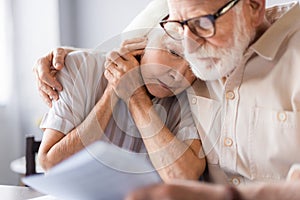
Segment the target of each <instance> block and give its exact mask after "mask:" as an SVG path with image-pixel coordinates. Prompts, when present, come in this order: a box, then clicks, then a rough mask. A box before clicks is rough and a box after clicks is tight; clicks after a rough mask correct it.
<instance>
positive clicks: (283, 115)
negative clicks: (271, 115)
mask: <svg viewBox="0 0 300 200" xmlns="http://www.w3.org/2000/svg"><path fill="white" fill-rule="evenodd" d="M286 118H287V115H286V113H285V112H278V113H277V119H278V120H279V121H281V122H284V121H286Z"/></svg>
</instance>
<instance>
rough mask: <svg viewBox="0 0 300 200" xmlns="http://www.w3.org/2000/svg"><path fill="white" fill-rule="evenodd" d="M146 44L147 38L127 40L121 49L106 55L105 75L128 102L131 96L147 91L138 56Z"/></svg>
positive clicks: (116, 91) (120, 95)
mask: <svg viewBox="0 0 300 200" xmlns="http://www.w3.org/2000/svg"><path fill="white" fill-rule="evenodd" d="M146 44H147V40H146V38H135V39H131V40H126V41H125V42H123V44H122V45H121V48H120V49H119V50H117V51H111V52H110V53H108V55H107V57H106V62H105V68H106V70H105V72H104V76H105V78H106V79H107V80H108V83H109V84H110V85H112V87H113V88H114V90H115V93H116V94H117V95H118V97H119V98H121V99H123V100H124V101H125V102H126V103H127V102H128V100H129V99H130V97H132V96H134V95H136V94H137V93H139V92H142V93H143V92H145V88H144V87H143V86H144V82H143V79H142V77H141V72H140V67H139V66H140V63H139V61H138V60H137V58H136V56H138V55H141V54H142V52H143V50H144V48H145V46H146Z"/></svg>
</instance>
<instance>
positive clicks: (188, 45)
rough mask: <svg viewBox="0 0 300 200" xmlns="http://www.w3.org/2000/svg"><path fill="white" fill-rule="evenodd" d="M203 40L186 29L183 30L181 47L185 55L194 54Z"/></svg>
mask: <svg viewBox="0 0 300 200" xmlns="http://www.w3.org/2000/svg"><path fill="white" fill-rule="evenodd" d="M204 42H205V39H204V38H202V37H199V36H197V35H195V34H194V33H193V32H192V31H191V30H190V29H189V28H188V27H185V29H184V39H183V47H184V49H185V50H186V51H187V53H194V52H196V51H197V49H198V48H199V47H200V46H202V45H203V43H204Z"/></svg>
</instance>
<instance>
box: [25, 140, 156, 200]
mask: <svg viewBox="0 0 300 200" xmlns="http://www.w3.org/2000/svg"><path fill="white" fill-rule="evenodd" d="M22 180H23V182H24V183H25V184H26V185H28V186H31V187H32V188H34V189H35V190H37V191H39V192H42V193H44V194H50V195H53V196H55V197H58V198H60V199H63V200H69V199H70V200H71V199H72V200H76V199H78V200H79V199H80V200H85V199H88V200H93V199H101V200H102V199H103V200H121V199H124V197H125V195H126V194H128V192H130V191H132V190H134V189H136V188H139V187H143V186H146V185H149V184H153V183H159V182H161V179H160V177H159V175H158V174H157V172H156V171H155V169H154V168H153V166H152V164H151V163H150V161H149V159H148V158H147V155H146V154H138V153H133V152H128V151H127V150H124V149H121V148H119V147H116V146H114V145H112V144H108V143H105V142H96V143H94V144H92V145H90V146H88V147H87V148H85V149H84V150H82V151H80V152H79V153H77V154H75V155H74V156H72V157H70V158H69V159H67V160H65V161H63V162H62V163H60V164H59V165H57V166H55V167H54V168H52V169H51V170H49V171H48V172H47V173H46V175H33V176H29V177H25V178H23V179H22Z"/></svg>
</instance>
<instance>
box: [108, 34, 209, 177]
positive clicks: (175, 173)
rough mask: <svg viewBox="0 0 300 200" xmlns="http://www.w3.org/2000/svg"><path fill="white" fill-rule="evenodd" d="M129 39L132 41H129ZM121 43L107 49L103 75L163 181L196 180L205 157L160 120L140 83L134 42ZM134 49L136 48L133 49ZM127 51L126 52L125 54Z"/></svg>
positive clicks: (198, 146)
mask: <svg viewBox="0 0 300 200" xmlns="http://www.w3.org/2000/svg"><path fill="white" fill-rule="evenodd" d="M132 42H133V43H134V42H136V41H135V40H132ZM129 45H130V46H131V47H130V48H128V47H127V44H123V48H125V49H126V50H127V53H125V54H124V52H126V51H124V49H121V50H120V51H119V52H111V53H110V54H109V55H108V58H109V59H110V60H111V65H110V66H109V67H108V68H107V70H106V71H105V73H104V74H105V76H106V78H107V79H108V80H109V82H110V83H111V84H112V85H113V87H114V89H115V91H116V94H117V95H118V96H119V97H120V98H121V99H123V100H124V101H125V102H126V103H127V105H128V107H129V111H130V112H131V115H132V117H133V119H134V121H135V123H136V126H137V128H138V129H139V132H140V133H141V136H142V138H143V141H144V143H145V146H146V148H147V151H148V153H149V156H150V159H151V161H152V163H153V165H154V167H155V168H156V170H157V171H158V172H159V174H160V176H161V178H162V179H163V180H164V181H169V180H170V179H194V180H197V179H199V177H200V175H201V174H202V173H203V171H204V169H205V163H206V161H205V158H203V159H200V158H199V156H198V155H199V152H200V151H201V143H200V141H199V140H192V141H189V142H182V141H180V140H178V139H177V137H176V136H175V134H174V133H172V132H171V131H170V130H169V129H168V128H167V127H166V126H165V124H164V123H163V122H162V120H161V119H160V117H159V115H158V114H157V112H156V111H155V110H154V109H153V103H152V101H151V99H150V97H149V96H148V94H147V93H146V89H145V87H144V86H143V85H144V83H143V82H142V78H141V74H140V70H139V67H138V66H139V62H138V61H137V60H136V58H135V57H134V55H135V54H136V51H135V50H134V48H133V47H134V45H133V44H131V43H130V42H129V44H128V46H129ZM136 49H138V48H136ZM128 52H129V53H128Z"/></svg>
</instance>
